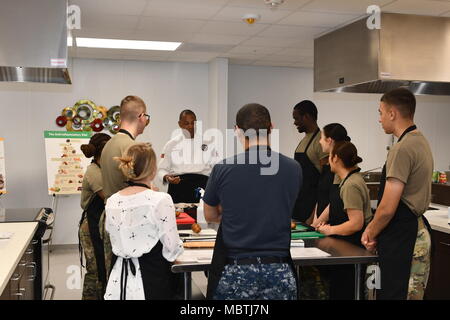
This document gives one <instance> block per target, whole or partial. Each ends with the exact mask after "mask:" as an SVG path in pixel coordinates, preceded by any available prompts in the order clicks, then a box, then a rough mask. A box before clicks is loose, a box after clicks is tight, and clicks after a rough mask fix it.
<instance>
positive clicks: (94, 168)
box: [78, 133, 111, 300]
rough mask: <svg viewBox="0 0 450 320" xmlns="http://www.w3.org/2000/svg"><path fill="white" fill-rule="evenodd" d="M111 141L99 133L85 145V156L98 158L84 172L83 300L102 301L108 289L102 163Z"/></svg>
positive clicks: (82, 148)
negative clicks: (102, 229)
mask: <svg viewBox="0 0 450 320" xmlns="http://www.w3.org/2000/svg"><path fill="white" fill-rule="evenodd" d="M109 139H111V137H110V136H109V135H107V134H105V133H96V134H94V135H93V136H92V137H91V139H90V140H89V143H88V144H83V145H81V151H82V152H83V154H84V155H85V157H86V158H91V157H93V158H94V159H93V160H92V163H91V164H90V165H89V166H88V167H87V169H86V172H85V173H84V177H83V183H82V191H81V202H80V204H81V208H82V209H83V214H82V217H81V221H80V225H79V231H78V236H79V239H80V246H81V248H82V251H83V253H84V254H83V253H81V252H80V253H81V254H82V256H84V257H85V258H86V264H85V266H86V274H85V275H84V281H83V293H82V299H83V300H102V299H103V293H104V290H105V288H106V271H105V257H104V249H103V241H102V239H101V237H100V230H99V221H100V217H101V215H102V213H103V210H104V208H105V206H104V200H105V194H104V192H103V182H102V172H101V170H100V167H99V162H100V158H101V154H102V150H103V147H104V146H105V144H106V143H107V142H108V140H109Z"/></svg>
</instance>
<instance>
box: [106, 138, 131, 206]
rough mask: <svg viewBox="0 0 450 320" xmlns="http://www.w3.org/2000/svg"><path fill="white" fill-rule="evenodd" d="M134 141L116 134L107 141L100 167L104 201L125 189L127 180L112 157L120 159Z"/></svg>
mask: <svg viewBox="0 0 450 320" xmlns="http://www.w3.org/2000/svg"><path fill="white" fill-rule="evenodd" d="M133 144H135V141H134V140H133V139H131V138H130V136H128V135H127V134H124V133H121V132H119V133H117V134H116V135H115V136H114V137H112V138H111V140H109V141H108V142H107V143H106V145H105V147H104V148H103V151H102V157H101V159H100V166H101V169H102V177H103V192H104V193H105V201H106V200H107V199H108V198H109V197H110V196H112V195H113V194H114V193H116V192H117V191H120V190H122V189H123V188H125V187H126V184H125V181H126V180H127V179H126V178H125V176H124V175H123V173H122V171H121V170H120V169H119V162H118V161H116V160H114V159H113V158H114V157H121V156H122V154H123V152H124V151H125V150H126V149H127V148H128V147H129V146H131V145H133Z"/></svg>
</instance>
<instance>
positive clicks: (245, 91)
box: [228, 65, 450, 170]
mask: <svg viewBox="0 0 450 320" xmlns="http://www.w3.org/2000/svg"><path fill="white" fill-rule="evenodd" d="M228 76H229V93H228V94H229V98H228V103H229V110H228V127H229V128H232V127H233V125H234V124H235V116H236V112H237V111H238V110H239V108H240V107H242V106H243V105H244V104H246V103H250V102H257V103H261V104H262V105H264V106H266V107H267V108H268V109H269V110H270V113H271V116H272V122H274V125H275V127H276V128H278V129H279V130H280V151H281V152H282V153H284V154H286V155H288V156H291V157H292V156H293V153H294V150H295V148H296V146H297V144H298V142H299V141H300V139H301V138H302V137H303V135H301V134H299V133H298V132H297V130H296V128H295V127H294V125H293V119H292V109H293V107H294V105H295V104H296V103H298V102H299V101H301V100H304V99H310V100H312V101H314V102H315V104H316V105H317V108H318V110H319V120H318V122H319V126H320V127H323V126H324V125H326V124H328V123H331V122H339V123H342V124H343V125H344V126H345V127H346V128H347V130H348V131H349V135H350V136H351V138H352V141H353V142H354V143H355V145H356V146H357V148H358V150H359V152H360V154H361V156H362V158H363V159H364V162H363V163H362V168H363V170H368V169H372V168H376V167H379V166H382V165H383V164H384V161H385V159H386V146H387V144H388V142H389V136H387V135H385V134H384V132H383V131H382V129H381V126H380V125H379V123H378V103H379V100H380V97H381V95H379V94H346V93H339V94H338V93H314V92H313V71H312V70H311V69H300V68H279V67H254V66H240V65H230V70H229V74H228ZM417 101H418V104H417V111H416V117H415V120H416V123H417V125H418V126H419V129H420V130H422V131H423V133H424V134H425V136H426V137H427V138H428V140H429V142H430V144H431V148H432V151H433V156H434V159H435V167H436V169H439V170H448V169H449V165H450V148H449V144H448V141H449V140H450V97H437V96H418V97H417Z"/></svg>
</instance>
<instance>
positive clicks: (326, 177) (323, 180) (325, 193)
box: [316, 164, 338, 217]
mask: <svg viewBox="0 0 450 320" xmlns="http://www.w3.org/2000/svg"><path fill="white" fill-rule="evenodd" d="M333 182H334V173H333V172H332V171H331V168H330V165H329V164H327V165H324V166H323V167H322V173H321V174H320V177H319V184H318V187H317V212H316V215H317V217H320V215H321V214H322V212H323V210H325V208H326V207H327V206H328V205H329V204H330V197H331V192H332V191H331V189H332V188H336V187H338V185H334V184H333Z"/></svg>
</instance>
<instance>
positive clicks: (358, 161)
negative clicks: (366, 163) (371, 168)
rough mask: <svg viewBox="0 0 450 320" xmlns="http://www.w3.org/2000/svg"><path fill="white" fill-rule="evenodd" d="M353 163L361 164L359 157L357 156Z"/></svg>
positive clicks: (361, 160)
mask: <svg viewBox="0 0 450 320" xmlns="http://www.w3.org/2000/svg"><path fill="white" fill-rule="evenodd" d="M353 161H354V163H355V165H357V164H358V163H361V162H363V159H362V158H361V157H359V156H356V157H355V159H354V160H353Z"/></svg>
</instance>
